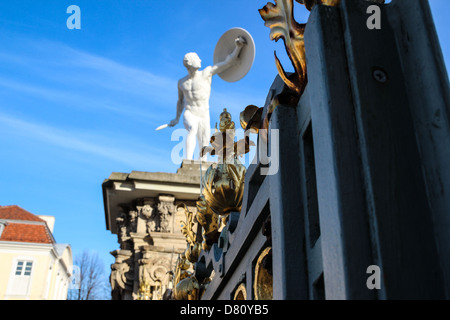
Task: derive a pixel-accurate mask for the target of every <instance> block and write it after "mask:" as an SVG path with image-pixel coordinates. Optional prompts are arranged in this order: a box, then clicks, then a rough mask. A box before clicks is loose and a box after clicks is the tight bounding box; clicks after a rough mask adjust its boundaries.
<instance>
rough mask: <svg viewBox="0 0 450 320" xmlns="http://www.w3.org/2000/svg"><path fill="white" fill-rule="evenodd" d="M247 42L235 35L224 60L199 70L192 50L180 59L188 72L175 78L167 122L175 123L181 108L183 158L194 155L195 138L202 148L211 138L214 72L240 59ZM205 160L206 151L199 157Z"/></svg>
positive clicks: (198, 61) (191, 157) (171, 124)
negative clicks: (174, 100) (172, 111)
mask: <svg viewBox="0 0 450 320" xmlns="http://www.w3.org/2000/svg"><path fill="white" fill-rule="evenodd" d="M246 44H247V43H246V40H245V39H244V38H242V37H237V38H236V39H235V48H234V50H233V52H232V53H231V54H230V55H228V56H227V57H226V59H225V60H224V61H222V62H218V63H215V64H214V65H213V66H208V67H206V68H205V69H203V70H200V68H201V60H200V58H199V57H198V55H197V54H196V53H194V52H191V53H188V54H186V55H185V57H184V60H183V63H184V66H185V67H186V69H187V71H188V75H187V76H186V77H184V78H182V79H181V80H180V81H178V102H177V115H176V117H175V119H173V120H172V121H171V122H170V123H169V124H168V126H169V127H173V126H175V125H176V124H178V122H179V120H180V116H181V113H182V112H183V110H184V116H183V124H184V127H185V128H186V130H187V131H188V135H187V138H186V159H188V160H192V159H193V156H194V149H195V145H196V140H197V142H198V145H199V146H200V148H199V149H200V150H201V148H202V147H203V146H207V145H208V144H209V140H210V138H211V135H210V131H211V129H210V120H209V97H210V94H211V81H212V77H213V75H215V74H218V73H221V72H223V71H225V70H227V69H229V68H230V67H233V66H235V65H236V64H237V63H239V54H240V52H241V50H242V48H243V47H244V46H245V45H246ZM205 160H206V155H205V156H204V157H202V161H205Z"/></svg>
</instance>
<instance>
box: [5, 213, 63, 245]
mask: <svg viewBox="0 0 450 320" xmlns="http://www.w3.org/2000/svg"><path fill="white" fill-rule="evenodd" d="M0 220H3V222H4V225H5V226H4V229H3V232H2V233H1V234H0V241H11V242H31V243H43V244H53V243H55V240H54V238H53V235H52V233H51V232H50V230H49V228H48V226H47V223H46V222H45V221H44V220H43V219H41V218H39V217H38V216H36V215H34V214H32V213H30V212H28V211H26V210H24V209H22V208H21V207H19V206H16V205H13V206H0Z"/></svg>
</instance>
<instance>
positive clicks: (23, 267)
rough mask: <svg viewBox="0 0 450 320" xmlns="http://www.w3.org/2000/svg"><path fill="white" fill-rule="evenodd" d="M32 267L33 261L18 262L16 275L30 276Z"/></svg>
mask: <svg viewBox="0 0 450 320" xmlns="http://www.w3.org/2000/svg"><path fill="white" fill-rule="evenodd" d="M32 267H33V262H32V261H18V262H17V267H16V273H15V274H16V276H30V275H31V268H32Z"/></svg>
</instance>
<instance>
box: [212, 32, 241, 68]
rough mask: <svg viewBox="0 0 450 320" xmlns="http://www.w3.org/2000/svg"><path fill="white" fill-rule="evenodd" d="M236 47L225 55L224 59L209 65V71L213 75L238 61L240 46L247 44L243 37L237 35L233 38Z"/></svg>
mask: <svg viewBox="0 0 450 320" xmlns="http://www.w3.org/2000/svg"><path fill="white" fill-rule="evenodd" d="M235 44H236V47H235V48H234V50H233V52H232V53H231V54H230V55H228V56H227V57H226V59H225V60H224V61H222V62H219V63H216V64H215V65H213V66H212V67H211V72H212V74H213V75H215V74H218V73H221V72H223V71H225V70H226V69H228V68H230V67H232V66H234V65H235V64H236V63H237V62H238V61H239V54H240V53H241V50H242V48H243V47H244V46H245V45H246V44H247V42H246V41H245V39H244V38H242V37H239V38H237V39H236V40H235Z"/></svg>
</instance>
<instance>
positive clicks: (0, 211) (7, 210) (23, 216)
mask: <svg viewBox="0 0 450 320" xmlns="http://www.w3.org/2000/svg"><path fill="white" fill-rule="evenodd" d="M0 219H7V220H23V221H39V222H44V220H42V219H41V218H39V217H38V216H36V215H34V214H32V213H30V212H28V211H27V210H25V209H22V208H21V207H19V206H16V205H13V206H0Z"/></svg>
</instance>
